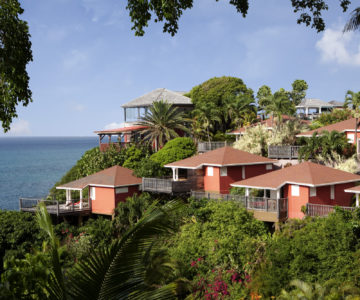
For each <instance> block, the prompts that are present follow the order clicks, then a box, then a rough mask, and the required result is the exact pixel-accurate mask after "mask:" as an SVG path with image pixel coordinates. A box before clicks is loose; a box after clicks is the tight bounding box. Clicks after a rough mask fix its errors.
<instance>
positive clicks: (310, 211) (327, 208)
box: [306, 203, 355, 217]
mask: <svg viewBox="0 0 360 300" xmlns="http://www.w3.org/2000/svg"><path fill="white" fill-rule="evenodd" d="M335 207H338V208H340V209H343V210H348V211H353V210H354V209H355V207H348V206H334V205H323V204H312V203H307V204H306V215H308V216H311V217H325V216H327V215H328V214H330V213H332V212H333V211H334V209H335Z"/></svg>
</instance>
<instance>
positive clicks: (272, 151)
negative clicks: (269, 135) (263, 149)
mask: <svg viewBox="0 0 360 300" xmlns="http://www.w3.org/2000/svg"><path fill="white" fill-rule="evenodd" d="M300 148H301V146H290V145H283V146H282V145H280V146H278V145H269V147H268V157H269V158H287V159H293V158H298V157H299V150H300Z"/></svg>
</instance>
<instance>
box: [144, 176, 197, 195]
mask: <svg viewBox="0 0 360 300" xmlns="http://www.w3.org/2000/svg"><path fill="white" fill-rule="evenodd" d="M190 189H191V184H190V182H189V181H188V180H186V179H179V180H178V181H174V180H172V179H170V178H143V179H142V190H143V191H144V192H155V193H166V194H174V193H188V192H190Z"/></svg>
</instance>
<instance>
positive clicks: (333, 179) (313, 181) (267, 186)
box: [231, 162, 360, 219]
mask: <svg viewBox="0 0 360 300" xmlns="http://www.w3.org/2000/svg"><path fill="white" fill-rule="evenodd" d="M357 182H360V176H359V175H355V174H352V173H348V172H344V171H340V170H336V169H333V168H329V167H326V166H323V165H319V164H315V163H312V162H303V163H300V164H298V165H295V166H291V167H287V168H283V169H280V170H276V171H273V172H271V173H269V174H264V175H260V176H256V177H252V178H250V179H246V180H241V181H238V182H234V183H232V184H231V186H233V187H242V188H245V196H247V197H249V195H250V189H255V190H259V189H261V190H264V197H265V198H270V199H274V200H278V199H282V198H285V199H287V211H288V218H289V219H293V218H302V217H304V212H303V209H302V207H307V210H308V214H310V215H317V214H319V215H322V214H323V212H324V211H322V210H324V209H327V207H324V206H335V205H337V206H343V207H349V206H351V204H352V195H351V194H349V193H346V192H345V190H348V189H350V188H352V187H354V186H355V184H356V183H357Z"/></svg>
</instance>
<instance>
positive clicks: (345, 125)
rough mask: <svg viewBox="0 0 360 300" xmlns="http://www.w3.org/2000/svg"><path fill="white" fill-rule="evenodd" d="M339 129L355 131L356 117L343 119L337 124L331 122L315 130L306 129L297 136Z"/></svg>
mask: <svg viewBox="0 0 360 300" xmlns="http://www.w3.org/2000/svg"><path fill="white" fill-rule="evenodd" d="M325 130H326V131H329V132H331V131H333V130H335V131H339V132H344V131H355V118H351V119H348V120H345V121H341V122H338V123H335V124H331V125H327V126H324V127H320V128H318V129H314V130H310V131H306V132H302V133H299V134H298V135H297V136H299V137H300V136H309V137H310V136H312V135H313V133H314V132H317V133H321V132H323V131H325Z"/></svg>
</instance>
